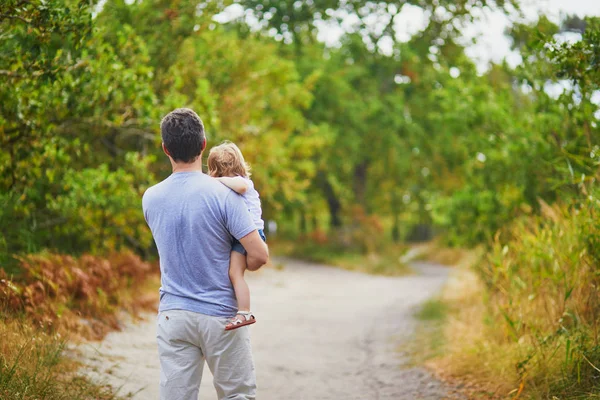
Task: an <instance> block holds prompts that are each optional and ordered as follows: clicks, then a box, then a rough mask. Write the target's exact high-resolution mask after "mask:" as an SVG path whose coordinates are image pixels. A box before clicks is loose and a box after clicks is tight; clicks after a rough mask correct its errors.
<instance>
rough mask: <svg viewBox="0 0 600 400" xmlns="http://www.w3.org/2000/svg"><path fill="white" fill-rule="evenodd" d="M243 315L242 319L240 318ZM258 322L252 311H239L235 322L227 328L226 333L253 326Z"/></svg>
mask: <svg viewBox="0 0 600 400" xmlns="http://www.w3.org/2000/svg"><path fill="white" fill-rule="evenodd" d="M238 315H241V316H242V318H239V317H238ZM255 322H256V317H255V316H254V314H252V312H250V311H238V312H237V314H236V315H235V317H233V320H232V321H231V322H229V323H228V324H227V325H226V326H225V330H226V331H231V330H233V329H237V328H241V327H242V326H246V325H251V324H253V323H255Z"/></svg>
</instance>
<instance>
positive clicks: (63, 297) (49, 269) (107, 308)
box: [0, 252, 158, 339]
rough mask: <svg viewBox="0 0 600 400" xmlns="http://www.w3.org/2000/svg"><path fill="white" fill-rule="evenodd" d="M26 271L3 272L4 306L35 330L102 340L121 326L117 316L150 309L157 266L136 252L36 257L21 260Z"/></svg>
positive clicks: (0, 279)
mask: <svg viewBox="0 0 600 400" xmlns="http://www.w3.org/2000/svg"><path fill="white" fill-rule="evenodd" d="M21 269H22V271H23V273H22V274H20V275H19V276H17V277H12V278H11V277H8V276H7V275H6V273H4V271H3V270H1V269H0V298H1V299H2V304H0V307H1V308H2V310H3V311H4V312H5V313H6V314H8V315H13V316H15V317H17V316H22V317H24V318H25V319H26V320H27V321H29V322H30V323H31V324H32V325H33V326H35V327H38V328H40V329H42V330H46V331H49V332H58V333H62V334H68V335H69V336H71V337H83V338H90V339H101V338H102V337H103V336H104V335H105V334H106V333H107V332H108V331H110V330H115V329H118V328H119V322H118V313H119V312H121V311H127V312H130V313H132V314H134V315H136V314H137V313H138V311H140V310H148V309H152V308H153V307H154V306H155V304H156V301H157V296H156V295H155V294H154V293H150V292H149V290H148V288H149V287H151V286H155V285H157V283H156V282H157V279H158V267H156V266H153V265H151V264H149V263H147V262H144V261H142V260H141V259H140V258H139V257H138V256H136V255H134V254H133V253H129V252H126V253H117V254H113V255H111V256H109V257H108V258H101V257H96V256H91V255H84V256H81V257H80V258H74V257H71V256H66V255H57V254H38V255H31V256H27V257H23V258H22V259H21Z"/></svg>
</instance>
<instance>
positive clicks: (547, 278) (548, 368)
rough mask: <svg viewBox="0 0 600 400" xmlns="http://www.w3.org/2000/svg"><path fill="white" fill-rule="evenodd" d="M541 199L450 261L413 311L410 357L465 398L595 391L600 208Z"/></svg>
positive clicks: (599, 375)
mask: <svg viewBox="0 0 600 400" xmlns="http://www.w3.org/2000/svg"><path fill="white" fill-rule="evenodd" d="M544 207H545V208H544V210H543V215H542V216H540V217H529V218H526V219H523V220H520V221H516V222H515V223H514V224H513V225H512V226H511V227H508V228H507V229H505V230H504V231H503V232H501V233H500V234H499V235H498V236H497V237H496V238H495V240H494V241H493V243H492V244H491V246H490V248H489V249H488V250H487V251H486V252H485V253H484V254H482V255H481V257H479V258H477V259H475V260H471V262H470V263H462V265H460V266H459V267H457V268H455V269H453V271H452V274H451V277H450V279H449V282H448V284H447V285H446V287H445V288H444V290H443V292H442V293H441V295H440V297H439V298H438V299H436V300H432V301H431V302H430V303H428V304H426V305H425V307H424V308H423V309H422V310H421V312H420V313H419V315H418V316H420V317H421V320H422V322H421V326H420V327H419V332H418V334H417V335H416V336H417V337H418V339H417V340H418V343H415V344H414V345H413V348H414V349H419V350H418V351H415V352H414V353H415V362H419V363H424V364H425V365H427V366H428V367H430V368H431V369H432V370H434V371H435V372H436V373H437V375H438V376H440V377H442V378H443V379H447V380H452V381H454V382H457V383H458V384H459V386H462V387H463V389H465V390H466V393H467V394H468V398H472V399H479V398H480V399H511V400H516V399H531V400H533V399H549V400H570V399H600V337H599V334H600V293H599V288H600V281H599V279H600V274H599V273H598V265H599V262H600V257H599V256H600V239H599V238H600V226H599V224H598V222H599V220H598V210H597V209H596V208H594V207H589V208H580V209H577V210H574V209H571V208H568V207H559V206H554V207H550V206H546V205H544ZM422 349H424V350H422Z"/></svg>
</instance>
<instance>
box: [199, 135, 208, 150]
mask: <svg viewBox="0 0 600 400" xmlns="http://www.w3.org/2000/svg"><path fill="white" fill-rule="evenodd" d="M206 142H207V140H206V138H204V141H203V142H202V150H200V153H202V152H203V151H204V149H206Z"/></svg>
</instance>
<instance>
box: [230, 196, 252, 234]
mask: <svg viewBox="0 0 600 400" xmlns="http://www.w3.org/2000/svg"><path fill="white" fill-rule="evenodd" d="M225 222H226V226H227V230H228V231H229V233H231V236H233V237H234V238H236V239H237V240H240V239H241V238H243V237H244V236H246V235H247V234H249V233H250V232H252V231H254V230H256V226H255V225H254V221H253V220H252V216H251V215H250V212H249V211H248V207H247V206H246V202H245V201H244V199H243V198H242V196H240V195H238V194H236V193H234V192H233V191H232V192H231V193H230V194H229V195H228V196H227V198H226V199H225Z"/></svg>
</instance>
